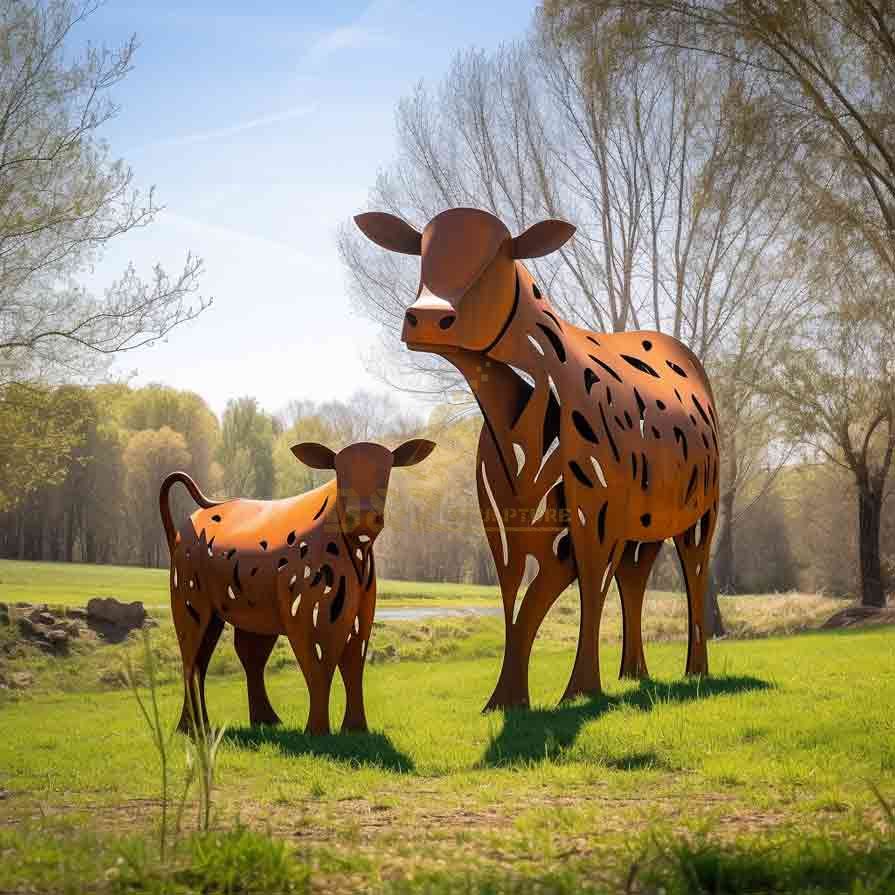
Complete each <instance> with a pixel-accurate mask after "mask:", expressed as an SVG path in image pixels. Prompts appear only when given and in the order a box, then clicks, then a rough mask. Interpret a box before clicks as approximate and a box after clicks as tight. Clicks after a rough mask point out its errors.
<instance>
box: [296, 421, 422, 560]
mask: <svg viewBox="0 0 895 895" xmlns="http://www.w3.org/2000/svg"><path fill="white" fill-rule="evenodd" d="M434 447H435V442H434V441H426V439H424V438H413V439H411V440H410V441H405V442H404V444H402V445H401V446H400V447H397V448H395V449H394V450H393V451H390V450H389V449H388V448H386V447H383V446H382V445H380V444H370V443H369V442H358V443H357V444H351V445H349V446H348V447H346V448H343V449H342V450H341V451H339V452H338V453H336V452H335V451H333V450H330V448H328V447H324V446H323V445H322V444H316V443H315V442H304V443H303V444H297V445H295V446H294V447H293V448H292V453H293V454H295V456H296V457H298V459H299V460H301V461H302V463H304V464H306V465H307V466H310V467H312V468H313V469H334V470H335V471H336V488H337V492H338V497H337V507H338V514H339V525H340V526H341V528H342V531H343V532H344V533H345V534H346V535H347V536H350V537H353V538H357V539H358V540H360V541H361V542H363V543H368V542H370V543H371V542H372V541H374V540H375V539H376V536H377V535H378V534H379V532H381V531H382V529H383V526H384V525H385V498H386V495H387V494H388V480H389V475H390V473H391V471H392V469H393V468H394V467H395V466H414V465H416V464H417V463H419V462H420V461H422V460H425V459H426V457H428V456H429V454H430V453H432V450H433V449H434Z"/></svg>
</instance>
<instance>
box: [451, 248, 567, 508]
mask: <svg viewBox="0 0 895 895" xmlns="http://www.w3.org/2000/svg"><path fill="white" fill-rule="evenodd" d="M517 271H518V275H519V298H518V301H517V302H516V305H515V307H514V310H513V314H512V317H511V318H510V320H508V321H507V324H506V326H505V328H504V331H503V332H502V334H501V336H500V338H499V340H498V341H497V343H496V344H494V345H493V346H492V347H491V348H490V349H489V350H488V352H487V353H484V352H473V351H456V352H451V353H449V354H448V353H446V354H445V355H444V356H445V358H446V359H447V360H449V361H450V362H451V363H452V364H453V365H454V366H455V367H457V369H458V370H460V372H461V373H462V374H463V376H464V377H465V379H466V381H467V382H468V383H469V386H470V389H471V390H472V392H473V394H474V395H475V398H476V401H477V402H478V405H479V407H480V409H481V411H482V414H483V416H484V418H485V425H486V426H487V427H488V429H489V430H490V432H491V435H492V437H493V438H494V441H495V443H496V445H497V448H498V452H499V454H500V458H501V462H502V464H503V467H504V472H505V473H506V476H507V480H508V481H509V483H510V485H511V487H512V488H513V490H514V492H515V491H516V475H514V474H513V473H512V470H513V469H515V466H516V460H515V458H514V448H513V445H514V443H515V444H517V445H521V447H522V448H523V450H524V452H525V456H527V457H531V456H534V457H537V458H538V459H540V457H541V454H542V452H543V450H544V448H545V447H546V445H544V444H543V439H544V430H543V428H541V427H536V428H533V427H530V426H529V427H524V428H523V427H517V423H518V422H519V419H520V417H521V415H522V413H523V411H526V410H533V411H535V413H536V415H537V416H538V418H539V419H541V420H543V419H544V418H545V415H546V413H547V407H548V404H549V401H550V390H551V383H552V384H553V388H554V389H558V388H559V387H560V383H561V376H560V372H561V368H562V365H563V360H562V353H563V352H564V345H563V341H564V340H563V336H562V330H563V326H564V325H565V324H563V322H562V321H561V320H560V318H559V316H558V315H557V314H556V312H555V311H554V310H553V308H551V306H550V304H549V302H548V301H547V300H546V297H545V296H543V295H540V297H539V298H536V297H535V292H534V285H533V282H532V279H531V276H530V275H529V274H528V271H526V270H525V268H524V267H523V266H522V265H521V264H518V263H517ZM548 331H549V333H548ZM529 337H531V338H529ZM541 352H543V353H541ZM514 368H515V369H514ZM517 370H522V371H524V372H525V373H527V374H528V375H529V376H530V377H531V379H532V380H533V381H534V387H533V388H532V386H531V385H530V384H529V383H528V382H526V380H525V379H524V378H523V377H522V376H520V375H519V373H518V372H517Z"/></svg>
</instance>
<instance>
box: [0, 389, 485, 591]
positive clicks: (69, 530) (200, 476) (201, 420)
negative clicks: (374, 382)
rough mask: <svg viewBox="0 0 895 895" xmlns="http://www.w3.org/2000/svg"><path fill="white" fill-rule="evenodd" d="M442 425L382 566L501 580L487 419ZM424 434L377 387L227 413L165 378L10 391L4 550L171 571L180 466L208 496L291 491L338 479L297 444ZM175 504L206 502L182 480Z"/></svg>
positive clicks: (1, 465) (396, 478) (394, 493)
mask: <svg viewBox="0 0 895 895" xmlns="http://www.w3.org/2000/svg"><path fill="white" fill-rule="evenodd" d="M433 421H434V422H433V425H434V427H435V428H439V429H440V430H441V432H440V434H439V435H438V436H437V440H438V442H439V450H438V451H437V452H436V454H435V455H434V456H433V457H432V458H430V459H429V460H428V461H427V464H426V467H425V469H422V468H421V471H417V470H414V471H407V472H405V471H403V470H400V471H396V472H395V473H394V474H393V476H392V482H391V487H390V492H389V503H388V510H387V512H388V526H387V530H386V533H385V535H384V536H383V538H382V540H381V543H380V544H379V546H378V549H377V558H378V561H379V563H380V567H381V568H382V569H383V570H384V571H385V573H386V574H390V575H393V576H398V577H405V578H415V579H429V580H446V581H492V580H493V569H492V564H491V559H490V554H489V553H488V548H487V544H486V543H485V540H484V537H483V535H482V531H481V523H480V521H479V517H478V506H477V503H476V499H475V483H474V480H473V464H472V462H471V460H470V459H469V458H470V456H474V452H475V445H476V441H477V438H478V424H477V422H476V421H475V420H471V419H469V420H464V421H462V422H459V423H456V424H453V425H445V424H444V422H443V421H442V420H441V417H440V415H439V414H437V413H436V414H435V415H434V417H433ZM13 422H14V424H13ZM429 428H430V429H431V428H432V426H430V427H429ZM426 429H427V427H426V426H425V425H424V424H423V422H422V421H421V420H420V419H418V418H417V417H415V416H412V415H408V414H406V413H403V412H402V411H401V408H400V407H399V406H398V405H397V404H396V403H395V402H394V401H393V400H391V399H389V398H387V397H382V396H378V395H372V394H369V393H365V392H359V393H357V394H356V395H354V396H353V397H352V398H351V399H350V400H349V401H347V402H340V401H332V402H326V403H320V404H317V403H314V402H310V401H304V402H294V403H292V404H290V405H289V406H288V407H286V408H285V409H284V410H283V411H282V412H281V413H279V414H276V415H272V414H269V413H266V412H265V411H264V410H262V409H261V408H260V407H259V405H258V403H257V402H256V401H255V399H253V398H240V399H237V400H233V401H231V402H229V404H228V405H227V408H226V410H225V412H224V414H223V417H222V419H221V420H218V418H217V417H216V415H215V414H214V413H213V412H212V411H211V409H210V408H209V407H208V405H207V404H206V403H205V401H204V400H203V399H202V398H201V397H200V396H199V395H197V394H194V393H192V392H186V391H178V390H176V389H173V388H168V387H164V386H159V385H150V386H147V387H144V388H136V389H135V388H129V387H128V386H126V385H98V386H95V387H91V388H80V387H75V386H64V387H59V388H55V389H49V388H38V387H36V386H28V387H27V388H26V387H7V388H6V389H3V390H0V556H3V557H7V558H19V559H31V560H56V561H68V562H91V563H121V564H135V565H144V566H157V567H158V566H164V565H166V563H167V561H168V552H167V546H166V545H165V541H164V533H163V531H162V527H161V523H160V520H159V511H158V490H159V485H160V483H161V481H162V479H163V478H164V476H165V475H167V474H168V473H169V472H171V471H172V470H175V469H183V470H185V471H187V472H188V473H189V474H190V475H191V476H193V478H194V479H195V480H196V482H197V483H198V484H199V487H200V488H201V489H202V490H203V491H204V492H205V493H206V494H208V495H209V496H215V497H228V496H242V497H255V498H277V497H284V496H288V495H292V494H297V493H300V492H302V491H305V490H307V489H309V488H312V487H315V486H316V485H318V484H322V483H323V482H324V481H325V480H326V479H327V478H328V477H329V475H330V473H325V472H320V471H316V470H311V469H308V468H307V467H306V466H304V465H302V464H301V463H299V462H298V461H297V460H296V459H295V457H294V456H293V455H292V453H291V451H290V447H291V445H293V444H296V443H297V442H300V441H319V442H322V443H325V444H327V445H328V446H330V447H332V448H334V449H339V448H341V447H344V446H345V445H347V444H350V443H352V442H355V441H369V440H372V441H379V442H381V443H383V444H386V445H388V446H390V447H394V446H396V445H397V444H398V443H400V441H402V440H404V439H405V438H407V437H410V436H412V435H419V434H421V433H423V432H424V431H426ZM172 505H173V509H174V513H175V517H176V518H177V519H179V520H180V521H183V519H184V518H185V517H186V516H187V515H188V514H189V513H190V512H192V511H193V509H195V506H194V505H193V504H192V502H191V501H190V499H189V497H188V496H187V495H186V494H185V493H184V492H183V490H182V489H175V491H174V493H173V495H172ZM422 532H425V537H420V533H422Z"/></svg>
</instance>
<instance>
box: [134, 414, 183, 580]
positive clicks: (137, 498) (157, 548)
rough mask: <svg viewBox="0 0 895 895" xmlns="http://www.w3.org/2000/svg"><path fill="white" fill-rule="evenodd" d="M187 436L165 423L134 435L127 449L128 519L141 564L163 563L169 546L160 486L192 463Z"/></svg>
mask: <svg viewBox="0 0 895 895" xmlns="http://www.w3.org/2000/svg"><path fill="white" fill-rule="evenodd" d="M190 459H191V458H190V453H189V451H188V450H187V447H186V439H185V438H184V437H183V436H182V435H181V434H179V433H178V432H175V431H174V430H173V429H169V428H168V427H167V426H163V427H162V428H161V429H145V430H143V431H142V432H137V433H135V434H134V435H132V436H131V438H130V440H129V441H128V443H127V447H126V448H125V451H124V467H125V469H126V471H127V500H128V511H129V512H128V518H129V519H130V520H131V524H132V526H133V529H134V534H135V536H136V540H137V544H138V545H139V546H138V551H139V556H140V560H141V563H142V564H143V565H146V566H159V565H161V560H162V556H163V555H164V554H165V553H166V551H167V547H166V546H165V544H164V530H163V529H162V523H161V520H160V518H159V513H158V493H159V486H160V485H161V483H162V480H163V479H164V477H165V476H166V475H167V474H168V473H169V472H171V471H172V470H175V469H183V468H184V467H186V466H188V465H189V463H190Z"/></svg>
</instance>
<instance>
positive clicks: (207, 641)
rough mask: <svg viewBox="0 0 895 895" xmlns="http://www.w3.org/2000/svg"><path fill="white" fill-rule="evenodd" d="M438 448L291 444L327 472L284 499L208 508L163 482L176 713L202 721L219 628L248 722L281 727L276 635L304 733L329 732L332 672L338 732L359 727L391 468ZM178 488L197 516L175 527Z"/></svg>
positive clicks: (172, 478) (419, 443)
mask: <svg viewBox="0 0 895 895" xmlns="http://www.w3.org/2000/svg"><path fill="white" fill-rule="evenodd" d="M434 447H435V445H434V443H433V442H431V441H425V440H423V439H413V440H411V441H408V442H405V443H404V444H402V445H401V446H400V447H399V448H397V449H395V450H394V451H390V450H388V448H385V447H382V446H381V445H377V444H369V443H360V444H353V445H350V446H349V447H346V448H345V449H344V450H342V451H340V452H339V453H338V454H336V453H334V452H333V451H331V450H330V449H329V448H326V447H323V446H322V445H319V444H313V443H306V444H299V445H296V446H295V447H293V448H292V452H293V453H294V454H295V456H296V457H297V458H298V459H299V460H301V461H303V462H304V463H306V464H307V465H308V466H311V467H313V468H315V469H334V470H335V473H336V476H335V478H334V479H332V481H330V482H327V483H326V484H325V485H322V486H321V487H319V488H315V489H314V490H313V491H308V492H307V493H305V494H300V495H298V496H297V497H290V498H286V499H284V500H244V499H235V500H226V501H212V500H208V499H207V498H206V497H204V495H203V494H202V493H201V492H200V491H199V489H198V488H197V486H196V484H195V482H193V480H192V479H191V478H190V477H189V476H188V475H186V473H183V472H174V473H172V474H171V475H169V476H168V477H167V478H166V479H165V481H164V482H163V484H162V486H161V492H160V495H159V502H160V507H161V514H162V522H163V524H164V526H165V533H166V535H167V539H168V546H169V548H170V551H171V576H170V584H171V610H172V613H173V616H174V626H175V628H176V630H177V638H178V641H179V644H180V652H181V658H182V660H183V674H184V707H183V713H182V715H181V719H180V725H179V726H180V728H181V729H182V730H184V731H186V730H188V729H189V709H188V704H187V700H189V699H193V700H194V703H193V704H194V705H195V706H196V717H197V718H199V717H201V718H203V719H205V721H206V722H207V719H208V714H207V711H206V708H205V672H206V670H207V668H208V663H209V661H210V659H211V655H212V653H213V652H214V648H215V646H216V644H217V641H218V638H219V637H220V635H221V631H222V630H223V627H224V624H225V623H229V624H231V625H233V627H234V628H236V636H235V646H236V652H237V654H238V656H239V659H240V661H241V662H242V665H243V667H244V668H245V672H246V682H247V686H248V696H249V720H250V722H251V723H252V724H257V723H268V724H276V723H278V722H279V718H278V717H277V714H276V712H275V711H274V709H273V707H272V706H271V704H270V700H269V699H268V696H267V691H266V689H265V686H264V667H265V665H266V664H267V660H268V658H269V657H270V653H271V651H272V650H273V647H274V644H275V643H276V640H277V637H278V636H279V635H280V634H285V635H286V636H287V637H288V638H289V643H290V645H291V646H292V649H293V651H294V652H295V657H296V659H297V660H298V665H299V667H300V668H301V671H302V673H303V674H304V677H305V681H306V682H307V685H308V691H309V695H310V714H309V717H308V726H307V729H308V731H309V732H310V733H314V734H322V733H328V732H329V695H330V689H331V686H332V679H333V675H334V674H335V670H336V668H338V669H339V672H340V673H341V675H342V680H343V681H344V684H345V693H346V708H345V717H344V720H343V723H342V729H343V730H366V729H367V721H366V714H365V711H364V699H363V670H364V663H365V660H366V655H367V648H368V645H369V641H370V632H371V630H372V627H373V615H374V612H375V608H376V570H375V564H374V559H373V545H374V543H375V541H376V537H377V536H378V535H379V533H380V532H381V531H382V528H383V526H384V524H385V515H384V514H385V500H386V495H387V491H388V483H389V474H390V472H391V470H392V468H393V467H402V466H412V465H414V464H416V463H419V462H420V461H421V460H424V459H425V458H426V457H427V456H428V455H429V453H430V452H431V451H432V449H433V448H434ZM177 482H180V483H182V484H183V485H185V486H186V488H187V490H188V491H189V492H190V494H191V495H192V497H193V499H194V500H195V501H196V503H198V504H199V507H200V509H198V510H196V512H194V513H193V514H192V515H191V516H190V518H189V521H188V522H187V523H186V524H185V525H184V526H183V527H182V528H181V529H180V531H178V530H176V528H175V526H174V523H173V521H172V518H171V512H170V508H169V504H168V492H169V491H170V489H171V487H172V486H173V485H174V484H175V483H177Z"/></svg>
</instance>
